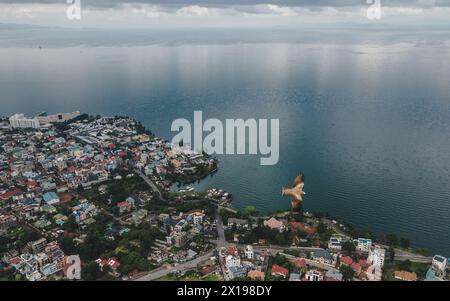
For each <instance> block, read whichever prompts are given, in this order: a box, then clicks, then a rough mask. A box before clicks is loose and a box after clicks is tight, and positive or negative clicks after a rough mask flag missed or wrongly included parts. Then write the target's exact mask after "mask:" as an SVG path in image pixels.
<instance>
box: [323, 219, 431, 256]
mask: <svg viewBox="0 0 450 301" xmlns="http://www.w3.org/2000/svg"><path fill="white" fill-rule="evenodd" d="M321 221H322V222H323V223H324V224H326V225H327V226H329V227H330V228H332V229H333V230H334V231H335V232H336V233H338V234H340V235H342V236H345V237H348V238H350V237H349V236H348V235H347V234H346V233H345V232H343V231H342V230H341V229H340V228H339V227H338V226H337V225H335V224H334V223H333V222H331V221H330V220H329V219H326V218H323V219H322V220H321ZM376 245H378V246H380V247H382V248H385V249H389V246H386V245H382V244H378V243H377V244H376ZM394 250H395V260H407V259H408V260H410V261H413V262H422V263H429V262H431V261H432V259H433V258H432V257H428V256H423V255H420V254H416V253H412V252H409V251H406V250H403V249H399V248H394Z"/></svg>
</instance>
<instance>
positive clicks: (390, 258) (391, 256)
mask: <svg viewBox="0 0 450 301" xmlns="http://www.w3.org/2000/svg"><path fill="white" fill-rule="evenodd" d="M388 254H389V260H390V261H391V262H393V261H394V259H395V250H394V248H393V247H392V246H390V247H389V250H388Z"/></svg>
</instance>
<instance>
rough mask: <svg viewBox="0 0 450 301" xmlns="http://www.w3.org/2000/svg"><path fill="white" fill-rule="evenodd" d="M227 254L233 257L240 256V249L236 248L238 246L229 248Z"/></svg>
mask: <svg viewBox="0 0 450 301" xmlns="http://www.w3.org/2000/svg"><path fill="white" fill-rule="evenodd" d="M226 254H227V255H232V256H239V250H238V248H236V246H228V248H227V250H226Z"/></svg>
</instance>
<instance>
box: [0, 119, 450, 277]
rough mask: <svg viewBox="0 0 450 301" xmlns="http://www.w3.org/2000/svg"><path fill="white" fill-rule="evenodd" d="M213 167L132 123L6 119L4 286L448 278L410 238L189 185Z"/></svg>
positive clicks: (0, 204) (439, 261) (1, 214)
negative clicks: (238, 201) (264, 208)
mask: <svg viewBox="0 0 450 301" xmlns="http://www.w3.org/2000/svg"><path fill="white" fill-rule="evenodd" d="M217 168H218V162H217V160H216V159H215V158H212V157H210V156H208V155H206V154H201V153H196V152H195V151H192V150H191V149H190V147H189V146H184V145H183V143H182V142H180V143H179V144H173V143H170V142H167V141H165V140H163V139H160V138H157V137H155V136H154V135H153V134H152V133H151V132H150V131H149V130H147V129H146V128H145V127H144V126H143V125H142V124H141V123H140V122H138V121H135V120H133V119H131V118H128V117H120V116H116V117H101V116H95V117H94V116H89V115H86V114H81V113H80V112H73V113H60V114H55V115H48V114H47V113H45V112H43V113H40V114H38V115H36V116H34V117H31V118H28V117H25V116H24V115H23V114H15V115H13V116H11V117H9V118H3V119H1V120H0V280H11V281H13V280H17V281H19V280H29V281H45V280H46V281H49V280H65V279H79V278H80V279H81V280H111V281H113V280H137V281H151V280H210V281H214V280H280V281H288V280H289V281H349V280H355V281H358V280H361V281H380V280H385V281H391V280H392V281H401V280H403V281H423V280H425V281H443V280H448V276H447V268H448V263H449V259H447V258H446V257H444V256H441V255H437V254H427V250H425V249H413V248H411V246H410V242H409V240H408V239H404V238H398V237H396V236H395V235H394V234H388V235H374V234H372V233H370V232H367V231H359V230H356V229H353V228H352V227H351V226H349V225H346V224H345V222H344V221H342V220H340V219H339V218H333V217H330V216H328V215H326V214H320V213H308V212H302V213H293V212H284V211H280V212H276V213H274V214H272V215H270V216H262V215H261V214H259V213H258V212H257V210H256V208H255V207H253V206H248V207H246V208H244V209H243V210H236V209H234V208H233V207H232V195H231V194H229V193H228V192H226V191H223V190H221V189H220V188H213V187H211V188H210V189H209V190H207V191H195V189H194V188H193V187H190V186H189V183H192V182H195V181H198V180H200V179H202V178H204V177H207V176H209V175H211V174H212V173H214V172H216V170H217ZM76 262H79V263H80V269H79V270H80V275H79V277H78V275H77V268H74V265H75V263H76Z"/></svg>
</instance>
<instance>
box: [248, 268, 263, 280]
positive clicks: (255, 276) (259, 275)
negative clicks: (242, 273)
mask: <svg viewBox="0 0 450 301" xmlns="http://www.w3.org/2000/svg"><path fill="white" fill-rule="evenodd" d="M247 277H248V278H250V279H252V280H264V278H265V274H264V272H262V271H259V270H250V271H249V272H248V274H247Z"/></svg>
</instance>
